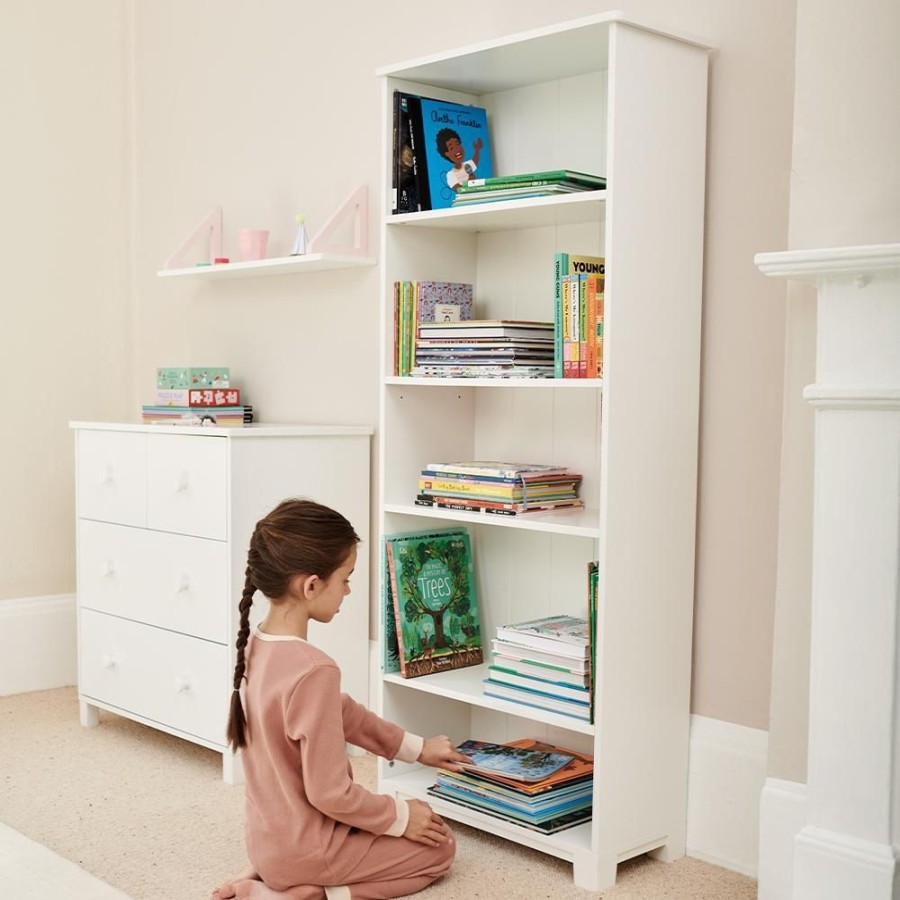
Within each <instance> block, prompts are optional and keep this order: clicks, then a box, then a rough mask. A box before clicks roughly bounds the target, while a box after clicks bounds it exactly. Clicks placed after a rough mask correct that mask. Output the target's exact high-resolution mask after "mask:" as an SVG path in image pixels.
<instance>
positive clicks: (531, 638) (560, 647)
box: [497, 615, 590, 659]
mask: <svg viewBox="0 0 900 900" xmlns="http://www.w3.org/2000/svg"><path fill="white" fill-rule="evenodd" d="M589 631H590V624H589V622H588V620H587V619H581V618H578V617H577V616H569V615H557V616H544V617H543V618H540V619H530V620H529V621H527V622H515V623H512V624H510V625H501V626H499V627H498V628H497V638H498V640H501V641H508V642H509V643H514V644H518V645H520V646H522V647H533V648H534V649H536V650H544V651H547V652H549V653H556V654H558V655H560V656H566V657H574V658H575V659H585V658H587V657H588V656H589V652H590V633H589Z"/></svg>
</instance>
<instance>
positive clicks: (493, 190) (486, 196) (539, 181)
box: [453, 169, 606, 207]
mask: <svg viewBox="0 0 900 900" xmlns="http://www.w3.org/2000/svg"><path fill="white" fill-rule="evenodd" d="M605 189H606V179H605V178H604V177H603V176H602V175H589V174H587V173H586V172H572V171H570V170H569V169H555V170H554V171H552V172H525V173H523V174H521V175H496V176H494V177H493V178H472V179H470V180H469V181H467V182H465V183H464V184H461V185H459V187H458V188H457V189H456V196H455V197H454V198H453V206H454V207H457V206H469V205H470V204H472V203H490V202H493V201H496V200H522V199H528V198H532V197H555V196H561V195H565V194H573V193H577V192H579V191H602V190H605Z"/></svg>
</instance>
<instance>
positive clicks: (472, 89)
mask: <svg viewBox="0 0 900 900" xmlns="http://www.w3.org/2000/svg"><path fill="white" fill-rule="evenodd" d="M614 23H621V24H624V25H631V26H633V27H635V28H641V29H643V30H645V31H652V32H657V33H659V34H665V35H668V36H669V37H674V38H675V39H676V40H680V41H683V42H685V43H689V44H694V45H696V46H700V47H704V48H708V47H709V45H708V44H707V43H706V42H705V41H703V40H701V39H700V38H697V37H695V36H693V35H689V34H686V33H676V32H673V31H670V30H669V29H663V28H661V27H658V26H656V25H654V24H651V23H647V22H644V21H641V20H638V19H633V18H630V17H628V16H625V15H623V14H622V13H621V12H618V11H612V12H605V13H599V14H597V15H593V16H586V17H585V18H582V19H575V20H572V21H569V22H561V23H558V24H555V25H548V26H545V27H542V28H535V29H533V30H532V31H525V32H520V33H518V34H513V35H509V36H506V37H501V38H495V39H492V40H488V41H482V42H481V43H478V44H471V45H469V46H468V47H463V48H461V49H458V50H451V51H447V52H444V53H438V54H434V55H432V56H425V57H420V58H419V59H414V60H411V61H409V62H405V63H398V64H396V65H392V66H385V67H383V68H380V69H378V70H377V71H376V74H378V75H385V76H389V77H392V78H402V79H403V80H405V81H413V82H420V83H423V84H431V85H434V86H436V87H442V88H447V89H449V90H454V91H463V92H465V93H469V94H475V95H479V94H488V93H493V92H495V91H505V90H510V89H511V88H516V87H523V86H525V85H529V84H539V83H541V82H546V81H555V80H557V79H560V78H570V77H572V76H575V75H583V74H585V73H587V72H596V71H598V70H599V69H606V68H607V67H608V66H609V58H608V48H609V28H610V26H611V25H612V24H614Z"/></svg>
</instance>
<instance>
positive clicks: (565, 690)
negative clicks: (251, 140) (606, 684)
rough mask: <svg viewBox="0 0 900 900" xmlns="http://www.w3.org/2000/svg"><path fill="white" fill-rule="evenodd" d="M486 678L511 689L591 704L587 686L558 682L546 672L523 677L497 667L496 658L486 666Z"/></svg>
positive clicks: (512, 671) (512, 670)
mask: <svg viewBox="0 0 900 900" xmlns="http://www.w3.org/2000/svg"><path fill="white" fill-rule="evenodd" d="M488 677H489V678H490V680H491V681H493V682H495V683H497V684H511V685H512V686H513V687H521V688H524V689H525V690H527V691H538V692H540V693H544V694H549V695H550V696H552V697H564V698H565V699H567V700H574V701H575V702H576V703H584V704H587V705H590V702H591V689H590V688H589V687H587V686H584V685H582V686H579V685H574V684H566V683H565V682H564V681H558V680H556V679H555V678H554V677H553V674H552V673H551V672H548V671H543V672H541V674H540V675H539V676H535V675H525V674H523V673H519V672H516V671H515V670H514V669H510V668H506V667H505V666H499V665H497V659H496V657H495V658H494V665H492V666H488Z"/></svg>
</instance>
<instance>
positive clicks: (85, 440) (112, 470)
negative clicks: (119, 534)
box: [76, 431, 147, 525]
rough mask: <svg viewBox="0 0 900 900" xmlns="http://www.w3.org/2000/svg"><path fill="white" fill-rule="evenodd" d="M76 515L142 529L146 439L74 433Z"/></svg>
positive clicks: (119, 434) (124, 434)
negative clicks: (76, 454) (75, 434)
mask: <svg viewBox="0 0 900 900" xmlns="http://www.w3.org/2000/svg"><path fill="white" fill-rule="evenodd" d="M76 478H77V486H78V515H79V516H82V517H84V518H88V519H99V520H100V521H103V522H121V523H122V524H125V525H143V524H144V523H145V521H146V518H147V435H145V434H134V433H129V432H117V431H79V432H78V472H77V475H76Z"/></svg>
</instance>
